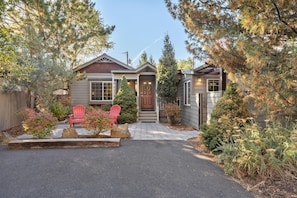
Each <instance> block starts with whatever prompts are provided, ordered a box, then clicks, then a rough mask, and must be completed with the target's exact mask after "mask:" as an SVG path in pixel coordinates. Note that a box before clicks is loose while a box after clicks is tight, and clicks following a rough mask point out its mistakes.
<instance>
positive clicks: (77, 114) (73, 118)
mask: <svg viewBox="0 0 297 198" xmlns="http://www.w3.org/2000/svg"><path fill="white" fill-rule="evenodd" d="M72 110H73V114H71V115H69V125H70V128H72V127H73V126H74V123H81V122H83V121H84V120H85V113H86V108H85V106H84V105H76V106H74V107H73V108H72Z"/></svg>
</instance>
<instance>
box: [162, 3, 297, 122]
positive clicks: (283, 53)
mask: <svg viewBox="0 0 297 198" xmlns="http://www.w3.org/2000/svg"><path fill="white" fill-rule="evenodd" d="M165 2H166V4H167V7H168V9H169V11H170V13H171V14H172V16H173V17H174V18H177V19H179V20H180V21H181V22H182V24H183V25H184V27H185V29H186V30H185V31H186V32H187V33H188V41H187V48H188V50H189V51H191V52H192V53H193V54H194V55H195V56H198V57H200V58H209V59H210V60H211V61H212V63H213V64H215V65H219V66H222V67H223V68H224V69H225V71H227V72H228V73H229V77H230V78H231V79H232V80H234V81H237V82H239V83H240V84H243V85H244V88H245V89H246V90H249V91H250V93H251V94H250V97H252V98H253V99H255V102H256V105H258V107H259V108H258V109H261V108H262V109H263V110H265V111H267V112H268V113H269V114H271V115H280V114H283V115H285V117H286V116H288V115H289V116H297V100H296V98H297V92H296V89H297V83H296V76H297V48H296V41H297V25H296V20H295V19H296V12H297V7H296V1H282V0H271V1H263V0H227V1H226V0H208V1H196V0H180V1H179V3H173V1H170V0H165Z"/></svg>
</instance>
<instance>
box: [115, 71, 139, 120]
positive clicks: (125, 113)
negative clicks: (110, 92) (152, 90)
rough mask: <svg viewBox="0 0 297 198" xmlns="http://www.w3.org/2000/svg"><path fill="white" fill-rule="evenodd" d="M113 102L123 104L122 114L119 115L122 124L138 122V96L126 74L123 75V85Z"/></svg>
mask: <svg viewBox="0 0 297 198" xmlns="http://www.w3.org/2000/svg"><path fill="white" fill-rule="evenodd" d="M113 104H118V105H120V106H121V115H120V116H119V117H118V122H119V123H120V124H124V123H133V122H136V120H137V105H136V96H135V93H134V92H133V91H132V89H131V88H130V87H129V86H128V82H127V79H126V77H125V76H123V77H122V83H121V87H120V89H119V91H118V93H117V95H116V97H115V99H114V100H113Z"/></svg>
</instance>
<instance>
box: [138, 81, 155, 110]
mask: <svg viewBox="0 0 297 198" xmlns="http://www.w3.org/2000/svg"><path fill="white" fill-rule="evenodd" d="M140 87H141V92H140V93H141V109H153V108H154V85H153V82H152V81H142V82H141V86H140Z"/></svg>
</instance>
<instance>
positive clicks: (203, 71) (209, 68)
mask: <svg viewBox="0 0 297 198" xmlns="http://www.w3.org/2000/svg"><path fill="white" fill-rule="evenodd" d="M194 73H195V74H198V75H199V74H200V75H218V74H220V68H219V67H216V66H215V65H213V64H208V63H205V64H204V65H202V66H200V67H197V68H195V69H194Z"/></svg>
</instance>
